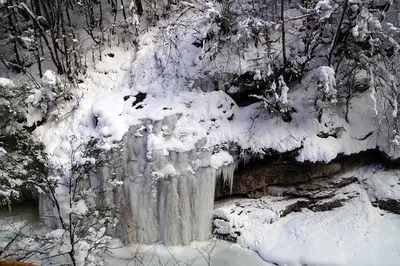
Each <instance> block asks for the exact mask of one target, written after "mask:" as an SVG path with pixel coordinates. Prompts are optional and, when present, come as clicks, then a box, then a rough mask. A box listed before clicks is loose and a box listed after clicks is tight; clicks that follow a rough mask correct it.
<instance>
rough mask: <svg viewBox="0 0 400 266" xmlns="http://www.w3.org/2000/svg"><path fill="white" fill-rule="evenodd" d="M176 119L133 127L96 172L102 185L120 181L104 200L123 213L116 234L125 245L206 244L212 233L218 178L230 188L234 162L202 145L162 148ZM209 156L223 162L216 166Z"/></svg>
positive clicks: (148, 121) (144, 122)
mask: <svg viewBox="0 0 400 266" xmlns="http://www.w3.org/2000/svg"><path fill="white" fill-rule="evenodd" d="M175 116H179V115H172V116H171V117H165V118H164V119H163V120H159V121H153V120H150V119H145V120H144V121H143V122H142V125H137V126H132V127H131V128H130V130H129V132H127V133H126V134H125V135H124V137H123V140H122V142H121V144H120V146H119V147H118V148H115V149H112V150H111V151H110V153H109V154H108V156H109V158H108V160H107V161H108V162H109V163H108V164H107V165H105V166H104V167H103V169H102V170H101V171H100V172H99V173H98V179H99V180H102V182H103V183H107V182H105V180H107V179H115V178H116V179H118V180H121V181H123V183H124V186H123V187H120V188H118V189H117V191H116V192H114V193H113V194H112V195H109V196H107V197H106V198H107V199H110V198H113V202H109V204H114V206H115V208H117V209H118V210H119V213H121V215H122V217H120V219H119V220H120V225H119V226H120V227H119V228H118V230H117V232H116V233H117V234H119V236H120V237H122V238H123V239H124V240H125V242H127V243H143V244H150V243H164V244H166V245H181V244H189V243H190V242H191V241H194V240H206V239H207V238H208V237H209V236H210V235H211V218H212V212H213V206H214V194H215V183H216V178H217V177H218V176H221V177H222V178H224V180H226V181H227V182H228V183H229V184H230V185H232V182H233V171H234V170H235V167H236V164H235V163H234V161H233V158H232V157H231V156H230V155H229V154H228V153H227V152H224V153H217V155H218V154H219V155H220V156H218V158H216V156H214V157H213V155H212V151H211V150H209V149H207V148H204V146H202V145H201V143H200V144H198V145H196V148H195V149H193V150H191V151H181V152H177V151H171V150H167V149H166V148H165V147H164V146H163V142H162V141H160V139H159V138H161V136H162V138H164V139H168V137H169V136H168V134H166V132H165V130H166V129H171V130H172V129H173V128H174V127H175V123H176V121H177V119H176V118H177V117H175ZM222 155H224V156H222ZM229 156H230V158H229ZM212 157H213V159H214V161H219V162H221V165H218V166H220V168H218V166H217V165H215V164H213V163H212V160H211V159H212ZM225 159H231V160H225ZM100 183H101V182H100Z"/></svg>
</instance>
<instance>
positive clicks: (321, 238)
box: [215, 166, 400, 266]
mask: <svg viewBox="0 0 400 266" xmlns="http://www.w3.org/2000/svg"><path fill="white" fill-rule="evenodd" d="M345 175H346V176H355V177H357V178H358V179H359V183H353V184H350V185H348V186H346V187H344V188H341V189H339V190H338V194H342V195H344V194H349V193H353V194H354V192H355V193H357V194H358V195H357V196H356V197H354V198H352V199H350V200H349V201H348V202H346V203H345V204H344V206H343V207H339V208H335V209H333V210H329V211H325V212H314V211H311V210H309V209H306V208H303V209H302V210H301V211H300V212H292V213H290V214H288V215H286V216H284V217H280V216H281V214H282V211H283V210H284V209H285V207H286V206H288V205H290V204H292V203H294V202H295V201H296V200H294V199H290V200H288V199H285V198H283V197H272V196H267V197H263V198H261V199H240V200H231V201H227V202H225V203H222V204H221V205H220V206H218V207H217V209H216V211H215V212H216V214H218V216H219V217H224V219H225V220H227V221H229V222H228V223H229V224H230V228H233V229H234V230H236V231H238V232H240V235H239V236H238V238H237V242H238V243H239V244H240V245H241V246H243V247H248V248H249V249H251V250H254V251H257V252H258V254H260V256H261V257H262V258H263V259H265V260H266V261H269V262H272V263H277V264H279V265H359V266H370V265H371V266H372V265H381V266H394V265H399V261H400V239H399V233H400V216H399V215H397V214H393V213H390V212H387V211H384V210H381V209H379V208H376V207H373V206H372V204H371V202H375V201H376V200H378V199H380V200H383V199H388V198H392V197H394V198H395V199H398V195H399V193H400V171H399V170H390V171H385V170H382V169H379V167H376V166H369V167H362V168H360V169H358V170H355V171H352V172H349V173H346V174H345ZM304 200H306V199H304ZM226 229H228V228H226Z"/></svg>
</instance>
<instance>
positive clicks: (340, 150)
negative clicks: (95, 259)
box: [1, 1, 398, 265]
mask: <svg viewBox="0 0 400 266" xmlns="http://www.w3.org/2000/svg"><path fill="white" fill-rule="evenodd" d="M191 5H192V3H190V4H188V6H191ZM216 8H217V7H214V6H212V5H211V4H209V6H208V8H207V9H206V10H205V11H204V12H192V11H191V9H188V10H189V11H188V12H187V13H184V14H180V15H177V19H179V21H178V22H179V23H175V24H173V25H172V24H169V23H167V22H162V21H161V22H160V23H164V24H163V25H161V27H158V28H154V29H150V30H149V31H147V32H143V34H142V35H141V36H140V37H139V39H138V43H139V48H138V50H137V51H136V50H134V51H132V53H131V52H126V51H124V50H123V49H121V48H117V47H111V48H107V49H106V50H105V51H104V52H103V55H106V54H107V53H109V52H112V53H113V54H115V56H114V57H112V58H111V57H108V56H103V61H101V62H97V63H96V64H95V65H92V66H90V67H89V69H88V72H87V74H86V76H85V77H82V79H83V82H82V83H81V84H79V85H78V86H79V87H78V88H76V91H73V92H74V93H73V94H74V95H77V96H76V97H75V98H74V99H73V100H72V101H70V102H68V103H66V104H65V105H63V106H59V107H57V111H56V112H54V115H55V116H56V117H57V119H54V120H49V121H47V122H46V124H44V125H42V126H40V127H39V128H37V129H36V130H35V132H34V134H35V135H36V136H37V137H38V138H40V139H41V140H42V142H43V143H44V144H45V147H46V151H47V152H48V153H49V154H51V155H52V157H51V160H52V162H53V163H54V164H55V165H57V166H65V165H66V164H68V163H70V162H69V161H68V160H69V158H70V156H69V153H70V152H71V147H70V146H71V143H70V141H69V140H70V137H71V136H76V139H77V142H79V143H84V141H85V139H86V140H87V139H88V138H89V137H97V138H99V139H101V140H102V141H103V142H104V145H103V148H104V149H105V150H111V149H113V148H120V147H123V148H124V149H121V152H120V154H121V157H118V156H115V158H111V159H110V161H112V162H113V163H115V165H117V166H118V165H119V164H117V163H123V164H124V165H123V167H120V169H118V168H117V167H116V169H115V170H117V171H120V172H123V174H120V176H123V177H124V180H117V181H114V183H115V184H123V185H124V187H123V189H124V190H123V191H124V193H125V194H126V195H127V196H126V198H127V199H126V201H127V202H128V203H127V204H128V205H129V207H130V211H131V212H132V217H134V218H135V223H137V225H138V228H139V229H140V230H138V231H140V232H139V233H138V236H137V239H136V240H138V241H140V242H145V243H149V242H158V241H161V242H164V243H167V244H169V243H172V244H176V243H188V242H190V241H191V240H193V239H206V238H208V237H209V229H210V224H209V219H210V216H211V206H212V204H213V197H214V184H215V179H216V177H219V176H221V177H222V178H223V180H224V181H225V182H228V184H229V185H230V186H232V184H233V173H234V171H235V168H236V165H237V162H236V161H235V159H236V158H234V156H233V154H230V152H231V151H229V149H226V150H224V149H219V148H220V147H229V145H230V144H235V145H236V146H239V147H240V148H241V149H243V150H247V151H248V152H249V153H252V154H259V155H263V154H264V153H265V152H266V150H270V149H271V150H274V151H278V152H287V151H293V150H295V149H298V152H299V155H298V157H297V160H299V161H302V162H303V161H311V162H318V161H322V162H329V161H331V160H333V159H334V158H336V157H337V155H339V154H347V155H348V154H353V153H358V152H360V151H365V150H368V149H374V148H377V147H378V148H380V149H382V150H383V151H388V144H387V139H385V136H383V134H378V128H379V126H380V125H379V121H378V120H377V117H376V115H377V112H376V110H377V108H376V99H375V97H374V94H373V93H375V91H373V93H372V94H371V95H367V94H362V95H359V96H357V97H358V98H357V100H356V101H352V102H351V106H350V108H351V112H350V113H349V121H350V122H349V123H347V122H346V121H345V119H344V109H345V108H344V107H343V105H336V106H330V107H329V108H325V109H324V113H323V116H322V118H321V122H319V121H318V120H317V118H316V115H315V109H314V106H313V99H314V96H315V94H316V92H317V88H318V83H321V84H324V86H325V90H326V91H325V92H327V93H330V94H332V95H334V94H335V93H336V91H335V88H334V87H335V85H336V84H335V83H334V79H333V76H334V75H335V73H334V71H333V69H332V68H329V67H321V68H320V69H319V71H318V72H317V74H316V75H315V74H314V73H312V74H309V75H306V76H305V77H304V78H303V80H302V84H299V85H296V86H293V87H292V86H290V91H289V87H288V86H287V85H286V84H285V82H284V81H283V78H282V79H281V80H280V84H279V90H280V95H279V96H278V95H277V100H279V101H280V102H281V103H283V104H285V105H286V104H287V105H288V106H291V107H293V110H295V112H293V113H292V121H291V122H284V121H283V120H282V118H281V117H280V116H279V114H274V113H271V112H268V111H267V110H265V108H264V109H263V108H262V107H263V106H262V103H255V104H252V105H249V106H246V107H241V108H239V107H238V106H237V105H236V103H235V102H234V101H233V100H232V99H231V98H230V96H229V95H228V94H226V93H225V92H224V91H223V90H222V89H221V90H219V91H214V88H213V87H211V85H210V84H208V83H207V82H206V81H207V77H208V76H213V75H214V74H216V73H235V74H242V73H245V72H246V71H251V72H252V73H254V74H255V75H254V77H253V78H254V80H260V79H262V78H263V77H262V73H261V71H260V70H259V66H257V65H254V64H253V63H251V62H250V61H241V56H240V55H239V56H237V55H236V54H235V53H231V51H230V50H229V49H224V50H223V51H222V52H221V53H218V55H217V56H216V58H214V59H213V60H209V59H208V58H210V57H211V56H209V55H210V54H207V53H206V51H205V49H203V48H201V47H195V46H194V45H192V44H193V42H194V41H196V40H197V39H201V38H203V37H204V36H205V34H206V33H207V31H208V30H212V31H214V33H215V36H218V31H219V29H218V28H216V25H214V24H212V23H211V22H210V21H209V20H210V19H211V18H212V17H215V16H218V13H219V10H217V9H216ZM317 9H318V10H320V11H324V12H326V14H327V16H329V14H330V13H329V12H331V11H329V10H331V9H332V7H331V6H330V1H319V2H318V4H317ZM246 25H247V24H246V23H242V24H241V29H240V31H241V32H240V34H242V35H238V36H235V39H236V38H237V39H238V40H239V39H241V38H248V37H249V35H248V34H247V33H248V32H246V30H248V29H247V27H246ZM360 31H362V29H360ZM354 34H356V32H354ZM357 34H362V32H361V33H358V32H357ZM170 40H173V44H174V45H172V44H171V42H169V41H170ZM238 40H235V41H238ZM232 41H234V40H232ZM166 43H167V45H166ZM168 43H169V45H168ZM210 49H211V51H213V49H219V48H218V47H217V45H216V46H214V47H212V48H210ZM296 49H298V50H302V49H303V48H302V47H301V46H299V47H298V48H296ZM130 53H131V54H130ZM244 53H245V54H244V55H243V57H245V58H253V57H254V56H255V55H256V54H257V53H258V51H257V50H256V49H248V50H246V51H244ZM226 55H228V56H226ZM269 63H270V62H268V66H269V68H268V73H267V75H270V74H271V73H272V71H271V67H270V64H269ZM315 77H316V78H315ZM195 80H199V84H200V85H203V86H198V87H200V88H202V89H203V90H200V89H199V88H198V87H195V86H194V83H195V82H194V81H195ZM1 81H2V82H3V83H6V81H7V80H1ZM43 83H45V84H48V85H52V86H55V85H57V83H58V80H57V76H56V75H55V74H54V73H52V72H45V77H44V79H43ZM203 87H206V88H205V89H206V90H204V88H203ZM47 89H48V88H47ZM205 91H207V92H205ZM237 91H238V88H236V87H230V89H229V92H230V93H234V92H237ZM44 92H45V91H36V92H35V93H34V94H33V95H32V96H31V97H30V98H29V99H28V102H30V103H33V104H38V103H39V102H40V101H41V99H42V97H43V93H44ZM139 93H146V98H145V99H144V100H143V101H142V102H140V103H136V104H135V105H134V104H133V103H134V102H135V101H136V100H137V98H138V96H139V95H138V94H139ZM260 99H262V97H261V98H260ZM366 106H375V108H366ZM31 111H32V112H31V116H30V118H29V121H28V124H33V123H35V122H36V121H39V120H40V118H42V114H41V113H40V112H39V110H38V109H37V108H36V109H33V110H31ZM396 115H397V113H396ZM340 128H341V129H342V130H341V131H340V134H338V131H337V129H340ZM320 133H323V134H322V135H324V134H328V136H327V137H321V134H320ZM370 133H372V134H370ZM366 136H369V137H366ZM191 152H195V153H196V155H192V153H191ZM246 154H247V153H246ZM114 155H115V154H113V156H114ZM189 155H190V156H192V157H190V156H189ZM193 157H194V158H193ZM189 158H190V159H194V160H193V161H190V160H189ZM101 172H102V174H101V175H102V177H104V180H107V178H110V176H111V173H110V172H111V171H110V169H107V168H103V169H101ZM157 182H160V185H159V188H155V185H154V184H156V183H157ZM369 182H371V184H370V187H374V190H373V191H371V192H369V193H371V194H373V195H375V196H376V197H378V196H379V197H384V196H390V195H393V194H394V193H397V191H394V190H391V189H389V190H385V191H383V190H380V189H379V186H380V185H381V184H382V183H383V184H392V183H393V182H394V181H393V179H390V178H387V179H384V180H381V179H377V180H375V179H373V178H371V181H369ZM188 184H189V185H188ZM270 193H271V194H274V195H278V196H279V195H280V193H281V191H279V189H275V190H274V188H270ZM365 193H366V192H365V191H364V192H363V191H361V194H360V195H361V196H360V197H359V198H357V199H354V200H352V201H351V202H350V203H349V204H348V205H346V206H345V207H344V208H343V209H340V210H339V211H337V213H336V212H335V213H334V214H332V213H333V212H326V213H315V214H314V213H311V212H308V211H303V212H301V213H297V214H293V215H290V216H288V217H285V218H282V219H279V220H278V221H276V222H274V223H271V221H275V219H277V218H278V213H279V212H278V213H277V212H274V211H270V210H254V212H251V214H250V215H249V216H248V218H249V220H250V222H248V221H237V222H238V223H239V224H242V225H243V226H244V228H245V229H246V231H245V232H244V234H243V235H242V236H241V237H240V242H239V243H240V244H241V245H242V246H244V247H249V248H251V249H253V250H256V251H258V252H259V254H260V255H261V256H263V257H264V258H265V259H266V260H270V261H277V260H279V261H283V262H285V263H288V264H291V263H292V264H295V263H311V264H312V263H317V264H319V263H325V262H328V263H330V262H334V263H335V262H337V263H339V264H340V263H347V262H349V263H350V264H351V263H353V262H354V263H355V264H357V263H361V262H367V259H370V256H369V255H368V256H366V257H365V259H363V258H361V257H360V256H361V255H360V253H356V254H355V255H354V256H353V257H351V256H346V257H343V258H342V257H340V256H336V257H334V256H333V255H332V254H335V253H338V252H342V251H343V250H344V248H343V249H342V246H343V247H345V248H348V249H350V248H353V249H356V247H355V246H354V245H355V244H354V243H357V244H360V243H361V244H362V245H366V246H367V248H368V249H369V248H371V249H372V246H373V244H372V242H371V241H372V240H374V241H375V240H376V241H378V240H379V239H383V237H388V242H387V243H386V244H385V245H387V247H389V245H391V244H393V243H395V240H394V238H393V236H392V235H393V234H392V235H389V231H390V230H391V232H394V231H395V230H397V229H398V223H397V220H393V219H390V220H387V218H386V217H389V218H392V216H391V215H386V214H385V215H384V216H382V217H384V218H381V216H380V214H382V213H381V212H380V211H378V210H375V209H373V208H372V207H371V206H369V205H367V204H366V202H368V200H369V198H368V196H367V195H366V194H365ZM385 193H386V194H385ZM160 199H161V200H160ZM189 199H190V200H189ZM64 200H65V201H66V199H64ZM109 200H110V201H111V199H109ZM61 203H63V200H62V199H61ZM158 204H159V205H158ZM64 209H65V211H74V212H75V213H77V214H84V213H85V212H86V211H87V207H86V205H85V203H84V202H83V201H82V202H78V203H76V204H75V205H74V206H73V208H72V210H69V207H68V206H64ZM193 213H194V214H193ZM346 213H347V214H349V213H351V214H354V215H356V214H357V219H355V221H354V223H351V221H352V220H353V217H351V218H350V217H349V215H347V216H346ZM63 215H64V214H63ZM341 216H344V217H345V218H344V219H342V220H341V219H339V218H340V217H341ZM132 217H128V219H132ZM368 217H369V218H368ZM371 217H372V218H373V221H370V220H369V219H372V218H371ZM367 218H368V219H367ZM128 219H126V220H127V221H125V220H124V221H123V222H126V223H128V222H129V221H128ZM378 222H380V223H378ZM369 223H372V224H371V226H374V228H379V229H382V231H379V232H378V231H373V230H372V231H371V232H370V233H371V235H372V236H371V237H372V238H371V239H372V240H371V241H370V238H368V239H367V238H363V237H364V234H365V233H366V232H367V231H366V229H365V225H366V224H369ZM383 225H385V226H387V228H388V229H384V228H383V227H382V226H383ZM352 226H353V227H354V226H355V227H354V228H353V227H352ZM356 229H357V230H358V229H360V230H359V231H357V230H356ZM377 230H378V229H377ZM355 232H358V234H359V235H358V234H356V233H355ZM346 233H349V236H346ZM338 236H340V237H342V239H339V238H338ZM319 237H320V238H319ZM317 238H319V239H318V241H317V240H316V239H317ZM289 240H290V241H289ZM325 242H326V246H322V245H320V243H325ZM302 243H307V247H306V248H302V246H301V245H302ZM338 243H340V245H339V244H338ZM361 244H360V245H361ZM362 245H361V246H360V247H362ZM285 248H286V250H285ZM84 249H85V243H82V254H83V255H82V254H77V256H78V257H77V260H78V261H81V260H82V257H84V256H85V253H84V252H85V251H84ZM329 250H331V251H329ZM385 250H388V249H386V246H385V247H384V248H383V251H382V252H386V251H385ZM285 254H292V255H291V256H290V257H288V256H285ZM387 254H388V256H389V257H388V259H390V258H391V257H390V256H392V257H393V258H397V257H396V256H395V255H393V253H390V251H387ZM387 254H383V255H387ZM378 255H382V254H378ZM352 265H353V264H352ZM359 265H362V264H359ZM364 265H367V264H364Z"/></svg>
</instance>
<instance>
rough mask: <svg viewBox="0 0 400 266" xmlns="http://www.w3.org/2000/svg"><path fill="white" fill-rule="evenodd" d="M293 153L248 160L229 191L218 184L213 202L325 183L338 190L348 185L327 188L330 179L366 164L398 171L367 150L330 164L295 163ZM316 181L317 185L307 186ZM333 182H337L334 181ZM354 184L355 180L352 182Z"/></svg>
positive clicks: (383, 157) (220, 183) (237, 173)
mask: <svg viewBox="0 0 400 266" xmlns="http://www.w3.org/2000/svg"><path fill="white" fill-rule="evenodd" d="M296 156H297V153H296V152H288V153H284V154H272V155H269V156H265V157H264V159H254V158H253V159H251V160H250V161H249V162H248V163H247V164H246V165H243V164H241V165H240V166H239V168H238V170H237V171H236V173H235V177H234V180H233V187H232V190H231V188H230V186H228V185H227V184H225V183H224V182H223V181H222V180H219V181H218V182H217V185H216V191H215V198H216V200H218V199H220V198H224V197H229V196H230V195H245V196H246V197H248V198H259V197H262V196H264V195H268V194H269V192H268V187H270V186H272V185H273V186H280V187H289V186H292V187H293V186H295V188H296V189H295V190H293V191H292V194H293V193H295V194H294V195H297V194H298V193H297V192H295V191H301V190H309V189H310V188H311V187H310V186H317V187H318V183H319V182H322V181H323V182H325V183H326V182H327V183H328V184H324V185H323V186H331V187H332V188H340V187H341V186H345V185H347V183H346V182H348V181H349V180H347V181H343V180H342V181H340V182H344V183H343V184H342V183H332V184H329V182H330V181H329V179H331V178H333V177H335V176H337V175H339V174H342V173H345V172H347V171H350V170H352V169H355V168H356V167H360V166H362V165H366V164H372V163H381V164H383V165H385V166H387V167H393V166H394V167H396V166H397V167H398V165H397V164H396V163H393V162H392V161H390V160H388V159H387V158H386V157H385V156H384V155H383V154H382V153H381V152H380V151H379V150H377V149H374V150H367V151H363V152H360V153H358V154H352V155H339V156H338V157H337V158H336V159H334V160H333V161H331V162H330V163H323V162H316V163H312V162H298V161H296ZM313 180H318V182H316V183H310V182H312V181H313ZM335 182H336V181H335ZM353 182H354V180H353Z"/></svg>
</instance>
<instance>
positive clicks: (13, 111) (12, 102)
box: [0, 78, 45, 205]
mask: <svg viewBox="0 0 400 266" xmlns="http://www.w3.org/2000/svg"><path fill="white" fill-rule="evenodd" d="M27 91H29V89H28V88H27V87H25V86H17V85H15V84H14V82H12V81H11V80H8V79H5V78H0V161H1V163H0V202H1V204H2V205H4V204H6V205H8V204H10V202H11V201H12V200H21V199H22V198H21V196H23V195H21V194H20V192H21V191H22V190H24V191H30V192H31V193H32V194H34V193H35V192H34V190H35V189H34V187H33V184H32V181H34V180H37V179H40V178H41V177H42V176H43V174H44V171H45V162H44V160H43V158H44V157H43V146H42V145H41V144H40V143H38V142H37V141H36V140H35V139H34V138H33V136H32V135H31V130H30V128H29V127H27V110H26V105H25V102H24V99H25V97H26V94H27ZM25 196H29V197H31V196H32V195H25Z"/></svg>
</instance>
